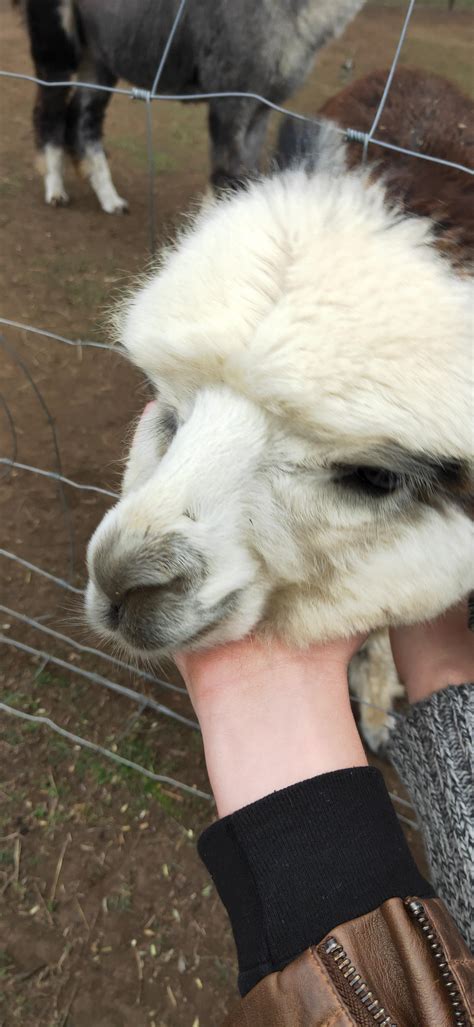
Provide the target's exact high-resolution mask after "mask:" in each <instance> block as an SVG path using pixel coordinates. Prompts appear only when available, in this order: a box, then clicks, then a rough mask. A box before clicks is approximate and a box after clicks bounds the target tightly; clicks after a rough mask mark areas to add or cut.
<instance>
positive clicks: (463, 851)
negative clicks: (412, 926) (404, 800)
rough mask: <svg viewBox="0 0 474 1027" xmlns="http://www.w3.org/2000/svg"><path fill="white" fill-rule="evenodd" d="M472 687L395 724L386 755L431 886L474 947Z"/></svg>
mask: <svg viewBox="0 0 474 1027" xmlns="http://www.w3.org/2000/svg"><path fill="white" fill-rule="evenodd" d="M473 741H474V685H468V684H466V685H459V686H455V685H450V686H449V687H448V688H445V689H444V690H443V691H442V692H435V693H434V694H433V695H431V696H430V697H429V698H428V699H424V700H422V702H419V703H415V704H414V705H413V706H411V707H410V710H409V712H408V713H407V715H406V717H400V718H398V719H397V722H396V726H395V728H394V729H393V731H392V732H391V734H390V739H389V743H388V751H389V755H390V758H391V760H392V763H393V765H394V767H395V768H396V770H397V771H398V773H399V775H400V777H401V779H402V781H403V783H404V785H405V787H406V789H407V791H408V792H409V794H410V797H411V800H412V802H413V805H414V807H415V809H416V811H417V814H418V820H419V823H420V826H421V828H422V830H423V836H424V841H425V846H426V851H427V856H428V862H429V864H430V867H431V874H432V883H433V885H434V887H435V888H436V890H437V892H438V894H439V896H440V898H442V899H443V900H444V902H445V903H446V905H447V907H448V909H449V910H450V912H451V915H452V916H453V918H454V920H455V921H456V923H457V925H458V927H459V930H460V931H461V933H462V934H463V935H464V938H465V939H466V942H467V944H468V945H469V946H470V947H471V949H473V950H474V783H473V782H474V760H473Z"/></svg>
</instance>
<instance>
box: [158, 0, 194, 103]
mask: <svg viewBox="0 0 474 1027" xmlns="http://www.w3.org/2000/svg"><path fill="white" fill-rule="evenodd" d="M185 7H186V0H181V3H180V5H179V7H178V10H177V11H176V15H175V18H174V21H173V24H172V26H171V29H170V32H169V33H168V38H167V40H166V45H165V48H164V50H163V53H162V55H161V59H160V62H159V64H158V67H157V69H156V75H155V77H154V79H153V85H152V87H151V95H152V97H154V96H155V93H156V89H157V86H158V83H159V81H160V80H161V76H162V74H163V68H164V66H165V64H166V61H167V60H168V54H169V52H170V50H171V46H172V43H173V39H174V37H175V35H176V30H177V28H178V25H179V23H180V21H181V17H182V15H183V12H184V8H185Z"/></svg>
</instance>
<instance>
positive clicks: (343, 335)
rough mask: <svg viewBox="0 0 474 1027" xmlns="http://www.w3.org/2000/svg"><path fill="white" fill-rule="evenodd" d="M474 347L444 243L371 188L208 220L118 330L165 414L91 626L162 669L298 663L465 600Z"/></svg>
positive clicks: (290, 174) (269, 198)
mask: <svg viewBox="0 0 474 1027" xmlns="http://www.w3.org/2000/svg"><path fill="white" fill-rule="evenodd" d="M471 324H472V289H471V283H470V281H469V280H468V279H467V278H461V277H458V276H457V275H455V273H454V272H453V271H452V269H451V267H450V265H449V264H448V262H447V261H446V260H445V259H443V258H442V256H441V255H440V254H439V252H438V251H437V249H436V247H435V245H434V242H433V234H432V226H431V224H430V222H429V221H428V220H425V219H421V218H419V219H415V218H410V217H401V216H400V212H399V211H397V210H396V209H393V207H392V206H391V205H390V204H389V203H388V202H387V200H386V196H385V192H384V187H383V185H382V184H381V183H380V182H375V181H371V180H370V178H369V175H368V173H366V172H361V171H359V170H356V171H352V172H350V173H348V172H345V171H344V170H340V171H339V173H337V174H333V175H330V174H328V173H326V172H321V171H318V170H315V171H312V172H307V171H305V170H304V169H293V170H291V169H290V170H287V171H285V172H282V173H276V174H275V175H273V177H270V178H267V179H263V180H261V181H259V182H256V183H254V184H251V185H249V187H248V189H247V190H246V191H244V192H241V193H240V194H237V195H232V196H229V197H227V198H225V199H223V200H221V201H219V202H216V203H214V204H213V205H211V206H209V205H207V206H206V208H205V209H203V210H202V212H201V214H200V215H198V216H197V218H196V220H195V221H194V223H193V224H191V225H190V227H189V228H188V229H187V230H186V231H185V232H184V233H183V234H182V236H181V237H180V238H179V239H178V241H177V243H176V246H175V247H174V248H173V249H171V250H169V251H167V252H166V254H165V255H164V257H163V260H162V264H161V267H160V268H158V270H156V271H154V272H152V273H151V274H150V276H149V278H148V279H147V280H146V281H145V282H144V284H143V285H142V286H141V288H139V289H138V291H137V292H135V293H134V294H133V295H132V296H131V298H129V299H128V300H127V301H126V302H125V304H124V305H123V308H122V310H121V311H120V312H119V315H118V316H117V325H118V331H119V337H120V341H121V342H122V344H123V345H124V346H125V347H126V349H127V351H128V353H129V355H130V358H131V360H132V361H133V362H134V363H135V364H137V365H138V366H139V367H140V368H141V369H142V370H143V372H144V373H145V375H146V376H147V377H148V379H149V381H150V382H151V384H152V386H153V389H154V391H155V394H156V401H155V402H153V403H152V404H150V405H149V406H148V407H147V409H146V410H145V412H144V413H143V415H142V417H141V418H140V420H139V422H138V425H137V428H136V431H135V436H134V439H133V443H132V446H131V450H130V453H129V456H128V462H127V468H126V472H125V476H124V481H123V495H122V498H121V499H120V501H119V502H118V503H117V505H116V506H115V507H114V508H113V509H112V510H110V511H109V513H108V514H107V515H106V516H105V517H104V519H103V521H102V523H101V524H100V525H99V527H98V529H97V531H96V533H95V535H94V536H93V538H92V540H91V542H90V546H89V554H88V567H89V575H90V580H89V585H88V590H87V612H88V617H89V621H90V623H91V625H92V626H93V627H94V628H95V629H99V631H100V632H101V633H102V635H103V636H104V637H105V638H110V639H115V640H119V641H120V642H122V643H123V644H124V645H125V646H127V647H128V648H129V649H130V650H132V651H133V652H135V653H146V654H147V656H149V657H150V656H153V655H155V654H156V655H162V654H163V653H166V652H170V651H173V650H175V649H178V648H180V649H183V648H197V647H204V646H210V645H214V644H216V643H218V642H224V641H226V640H230V639H235V638H238V637H241V636H243V635H244V634H246V633H247V632H249V631H251V630H253V629H255V628H258V630H261V631H266V632H271V633H276V634H278V635H279V636H281V637H283V638H285V639H286V640H288V641H289V642H291V643H295V644H297V645H299V646H304V645H307V644H308V643H309V642H311V641H314V640H323V639H328V638H331V637H335V636H338V635H340V634H347V633H348V632H354V631H366V630H371V631H372V630H374V629H381V628H385V627H386V626H387V625H390V624H401V623H410V622H415V621H418V620H422V619H425V618H428V617H432V616H435V615H436V614H438V613H440V612H441V611H442V610H443V609H445V608H446V607H447V606H449V605H450V604H451V603H454V602H456V601H457V600H459V599H460V598H461V597H462V596H463V595H465V594H466V592H468V591H469V590H470V589H471V588H472V587H473V586H474V568H473V563H472V560H471V559H470V555H472V543H473V536H472V524H471V521H470V519H469V515H468V511H467V509H466V503H467V493H468V488H469V486H468V484H467V483H468V476H469V472H470V469H471V468H472V457H473V452H472V448H473V438H472V426H471V421H470V415H471V391H470V370H471V368H470V346H471V342H470V333H471ZM380 651H381V652H382V656H383V667H384V671H383V673H384V675H385V673H386V659H385V656H384V655H383V653H384V649H383V646H382V650H380V647H379V648H378V649H377V651H376V654H375V657H376V659H380ZM374 667H375V664H373V665H372V671H371V672H370V673H369V674H368V675H364V677H363V680H364V682H365V685H364V688H365V696H364V697H365V698H366V699H368V700H369V701H370V699H371V698H372V699H373V696H374V694H376V695H377V692H378V693H379V695H378V702H379V703H380V702H381V701H382V700H381V698H380V673H379V672H377V671H376V670H375V671H374ZM374 673H375V677H376V678H377V686H376V688H375V691H374V687H373V681H372V684H371V674H372V678H373V676H374ZM396 688H397V682H396V678H395V675H394V672H393V675H392V677H391V678H390V680H389V681H388V684H387V687H386V694H385V698H384V699H383V703H384V705H385V706H386V707H387V708H388V706H389V705H390V697H391V694H393V693H394V692H395V691H396ZM382 722H383V718H382V721H381V720H380V718H379V721H375V722H374V721H372V723H371V722H370V718H366V729H367V733H368V734H369V736H370V739H371V741H372V743H373V744H378V743H379V742H380V740H381V738H382V737H383V732H382V730H381V725H382Z"/></svg>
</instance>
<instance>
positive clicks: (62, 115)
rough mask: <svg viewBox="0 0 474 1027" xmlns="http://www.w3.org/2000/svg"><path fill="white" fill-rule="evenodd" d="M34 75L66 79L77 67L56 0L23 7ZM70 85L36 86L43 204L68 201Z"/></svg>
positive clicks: (35, 0)
mask: <svg viewBox="0 0 474 1027" xmlns="http://www.w3.org/2000/svg"><path fill="white" fill-rule="evenodd" d="M25 15H26V21H27V25H28V33H29V37H30V46H31V54H32V57H33V62H34V66H35V73H36V77H37V78H41V79H43V80H44V81H45V82H68V81H69V80H70V78H71V75H72V74H73V72H74V71H75V68H76V67H77V47H76V43H75V41H74V40H73V39H72V38H71V37H70V36H69V35H68V34H67V33H66V31H65V29H64V25H63V23H62V20H61V7H60V4H59V2H58V0H47V2H44V0H28V2H27V4H26V8H25ZM68 97H69V87H67V86H66V87H62V86H38V91H37V94H36V101H35V105H34V108H33V129H34V134H35V140H36V145H37V148H38V156H39V160H38V164H39V168H40V170H41V173H42V175H43V178H44V190H45V200H46V203H50V204H51V205H52V206H57V205H59V204H64V203H67V202H68V195H67V193H66V189H65V186H64V171H63V168H64V140H65V130H66V112H67V103H68Z"/></svg>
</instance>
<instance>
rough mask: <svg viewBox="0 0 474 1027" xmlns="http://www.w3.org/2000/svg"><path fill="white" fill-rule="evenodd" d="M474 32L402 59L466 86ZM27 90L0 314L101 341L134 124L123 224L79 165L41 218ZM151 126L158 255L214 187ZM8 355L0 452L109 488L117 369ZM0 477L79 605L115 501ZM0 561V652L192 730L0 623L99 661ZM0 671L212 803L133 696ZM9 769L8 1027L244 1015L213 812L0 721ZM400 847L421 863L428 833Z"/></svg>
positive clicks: (22, 536) (134, 204)
mask: <svg viewBox="0 0 474 1027" xmlns="http://www.w3.org/2000/svg"><path fill="white" fill-rule="evenodd" d="M0 15H1V20H2V44H1V62H0V63H1V66H2V67H3V68H4V69H7V70H13V71H19V72H27V73H28V72H31V63H30V57H29V53H28V46H27V41H26V38H25V34H24V31H23V28H22V26H21V22H20V18H19V15H18V12H17V11H16V10H12V9H11V8H10V5H9V3H7V0H1V2H0ZM402 18H403V8H401V7H397V6H393V5H391V6H390V7H378V6H368V7H367V8H365V9H364V11H363V12H362V13H361V15H360V16H359V17H358V18H357V19H356V20H355V21H354V22H353V23H352V25H350V26H349V28H348V30H347V32H346V33H345V35H344V36H343V37H342V38H341V39H339V40H338V41H336V42H335V43H333V44H332V45H330V46H328V48H327V49H326V50H325V51H324V53H323V54H322V55H321V57H320V60H319V63H318V65H317V67H316V69H315V71H314V72H313V73H312V75H311V76H310V78H309V79H308V81H307V83H306V85H305V88H304V89H303V90H301V92H300V93H299V94H298V96H296V97H295V98H294V99H293V101H292V106H293V108H294V109H296V110H300V111H307V112H315V111H316V110H317V109H318V107H319V106H320V105H321V104H322V102H323V101H325V100H326V99H328V98H329V97H330V96H331V95H333V94H334V93H335V92H336V91H337V90H338V89H339V88H341V86H342V85H344V84H345V83H347V82H348V81H350V80H351V78H352V77H356V76H359V75H361V74H363V73H365V72H367V71H369V70H371V69H372V68H375V67H384V66H387V65H388V64H389V62H390V60H391V57H392V55H393V52H394V47H395V45H396V41H397V39H398V33H399V30H400V26H401V22H402ZM472 35H473V24H472V18H471V16H470V14H469V13H468V12H467V11H465V10H462V9H461V5H459V6H457V7H456V9H455V10H454V11H453V12H451V13H449V12H448V11H447V9H445V8H444V7H440V8H436V9H429V10H428V9H425V8H423V7H420V8H419V9H418V8H417V9H416V10H415V14H414V16H413V21H412V25H411V28H410V32H409V36H408V39H407V41H406V44H405V47H404V51H403V61H404V62H405V63H407V64H412V65H417V66H419V67H426V68H428V69H431V70H436V71H438V72H442V73H444V74H447V75H448V76H449V77H450V78H452V79H453V80H455V81H456V82H458V83H459V84H460V85H461V86H462V87H463V88H464V89H465V90H468V89H470V88H471V86H472V81H471V61H470V57H471V54H472V49H471V47H472ZM33 92H34V86H33V85H31V84H29V83H26V82H24V81H19V80H16V81H15V80H13V79H2V82H1V88H0V102H1V112H2V113H1V123H2V138H1V151H2V178H1V181H0V202H1V206H0V225H1V229H2V256H3V261H2V267H1V269H0V286H1V295H2V303H1V311H0V313H1V314H2V315H3V316H4V317H7V318H10V319H12V320H15V321H19V322H23V323H26V324H30V325H34V326H37V327H40V328H44V329H47V330H50V331H53V332H57V333H59V334H61V335H64V336H66V337H68V338H70V339H96V340H101V339H102V340H103V339H104V338H105V336H106V331H105V329H104V324H103V313H104V310H105V309H106V307H107V305H109V304H110V303H111V301H112V300H113V297H114V295H116V294H117V293H119V292H120V290H121V289H122V287H123V285H124V283H128V282H129V281H130V278H131V276H133V275H134V274H136V273H138V272H139V271H140V270H142V269H143V267H144V266H145V264H146V261H147V259H148V245H149V222H148V178H147V160H146V131H145V111H144V107H143V106H142V105H141V103H140V102H131V101H130V100H129V99H127V98H124V97H115V98H114V99H113V101H112V103H111V106H110V110H109V114H108V123H107V132H106V140H107V147H108V150H109V152H110V155H111V160H112V167H113V172H114V177H115V182H116V185H117V188H118V191H119V193H120V194H121V195H124V196H126V197H127V198H128V199H129V201H130V208H131V212H130V215H129V216H128V217H115V218H114V217H109V216H107V215H105V214H103V213H102V212H101V211H100V210H99V209H98V207H97V203H96V200H95V198H94V196H93V195H92V192H91V191H90V190H89V189H88V187H87V186H86V184H85V183H84V182H82V181H80V180H79V179H77V178H75V176H74V173H73V171H72V169H71V170H70V172H69V173H68V187H69V188H70V192H71V196H72V202H71V205H70V206H69V207H67V208H64V209H56V210H52V209H50V208H48V207H46V206H44V204H43V201H42V186H41V182H40V179H39V177H38V176H37V174H36V172H35V171H34V167H33V144H32V134H31V128H30V117H31V106H32V100H33ZM153 117H154V134H155V143H156V147H157V151H156V165H157V168H156V171H157V173H156V179H155V192H156V210H157V232H158V237H159V241H160V242H162V241H163V240H165V239H166V238H167V237H168V236H169V234H170V233H171V232H172V231H173V229H174V226H175V225H176V224H177V223H179V220H180V217H181V215H182V212H183V211H185V210H186V209H188V208H189V206H190V205H191V204H192V202H193V200H194V199H195V197H196V196H197V195H198V194H199V193H200V192H202V190H203V189H205V188H206V184H207V173H208V165H207V134H206V111H205V107H204V106H200V105H188V106H186V105H181V106H180V105H177V104H172V103H166V104H162V105H159V106H158V105H156V106H155V108H154V109H153ZM273 130H274V129H273ZM2 346H3V353H2V359H1V366H2V374H1V380H2V384H1V390H2V396H3V397H4V402H5V403H6V404H7V405H8V406H7V407H4V408H3V414H2V411H0V417H1V426H0V433H1V442H0V455H3V454H6V455H10V454H12V453H15V452H16V455H17V459H18V460H21V461H23V462H24V463H27V464H31V465H33V466H36V467H43V468H49V469H53V470H57V469H58V458H57V453H56V448H55V440H54V433H55V435H56V439H57V443H58V450H59V453H60V461H61V466H62V469H63V472H64V473H65V474H66V475H67V476H68V477H70V478H72V479H74V480H75V481H78V482H81V483H83V484H96V485H100V486H101V487H103V488H108V489H112V490H113V489H114V488H117V486H118V481H119V476H120V466H121V463H120V461H121V456H122V454H123V449H124V440H125V438H126V436H127V432H128V430H129V425H130V422H131V421H132V420H133V418H134V417H135V416H136V414H137V413H138V412H139V411H140V410H141V408H142V406H143V403H144V397H145V386H144V385H143V383H142V382H141V380H140V377H139V376H138V374H137V373H136V372H135V371H134V370H133V369H132V368H131V367H129V366H128V365H127V364H126V363H125V362H124V361H123V359H122V358H121V357H120V356H119V355H118V354H115V353H108V352H102V351H100V350H97V349H92V348H86V347H81V348H79V349H72V348H69V347H67V346H65V345H62V344H60V343H59V342H55V341H52V340H48V339H45V338H43V337H41V336H39V335H36V334H31V333H27V332H25V331H23V330H19V329H14V328H9V327H4V328H3V331H2ZM32 382H33V383H34V385H33V383H32ZM38 390H39V391H38ZM0 402H2V401H1V397H0ZM2 406H3V402H2ZM8 411H10V412H11V415H12V418H13V422H14V436H12V432H11V430H10V428H9V419H8ZM0 475H2V482H1V485H2V488H1V490H0V519H1V524H2V540H1V545H2V546H3V547H4V548H5V549H7V550H11V551H13V552H15V553H17V554H19V555H20V556H22V557H23V558H25V559H27V560H29V561H30V562H32V563H34V564H37V565H39V566H40V567H44V568H45V569H47V570H48V571H49V572H50V573H52V574H56V575H58V576H60V577H63V578H68V579H69V580H70V581H72V582H73V583H74V585H75V586H76V587H81V586H82V585H83V583H84V551H85V544H86V542H87V539H88V538H89V536H90V534H91V532H92V530H93V529H94V527H95V526H96V524H97V523H98V521H99V519H100V517H101V516H102V514H103V512H104V511H105V509H106V508H107V506H108V501H107V499H106V497H101V496H98V495H97V494H95V493H87V492H78V491H75V490H73V489H71V488H67V489H65V490H63V491H61V490H59V489H58V485H57V483H55V482H51V481H47V480H44V479H40V478H38V477H37V476H35V475H32V474H29V473H28V472H26V471H18V470H15V471H13V472H11V471H8V469H3V470H2V469H1V468H0ZM71 539H72V540H73V545H71ZM0 561H1V563H0V575H1V581H2V590H1V603H2V604H3V608H1V609H0V630H1V632H2V634H3V635H4V636H5V638H6V640H7V641H8V639H10V638H15V639H19V640H20V641H22V642H23V643H25V644H27V645H29V646H31V647H34V648H36V649H38V650H47V652H48V653H49V654H53V655H56V656H57V657H59V658H62V659H65V660H67V661H68V662H69V663H70V664H72V665H73V666H75V667H76V668H79V669H84V670H90V671H96V672H98V673H102V674H105V675H107V676H109V677H112V678H113V680H115V681H117V682H119V683H121V684H125V685H129V686H131V687H135V688H136V689H138V690H139V691H141V692H142V693H146V694H148V695H153V697H154V698H155V699H158V700H159V701H162V702H164V703H166V704H168V705H169V706H170V707H172V708H173V709H174V710H176V711H180V712H182V713H185V714H186V715H188V716H189V715H191V711H190V707H189V703H188V701H187V699H186V697H184V696H181V695H179V694H176V693H171V692H167V691H165V690H164V689H161V688H160V687H159V686H153V685H150V684H147V683H146V682H144V681H143V680H142V679H140V678H138V677H137V676H136V675H134V674H133V673H128V672H126V671H122V670H120V669H118V668H111V666H110V665H107V664H105V663H104V662H103V660H102V659H101V658H100V657H99V656H94V655H87V654H84V653H80V652H78V651H77V650H75V649H74V648H73V646H72V645H71V644H68V643H67V642H66V643H64V642H60V641H59V640H57V639H52V638H50V637H47V636H46V635H45V634H43V633H42V632H40V631H38V630H37V629H33V628H32V627H30V626H28V625H26V624H24V623H21V622H20V621H19V620H18V619H16V618H14V617H13V616H12V615H11V614H10V613H7V612H5V609H4V608H7V609H12V610H16V611H22V612H23V613H26V614H27V615H29V616H30V617H33V618H36V619H39V620H41V622H42V623H43V624H44V625H45V626H49V627H51V628H54V629H56V630H59V631H61V632H62V633H63V634H65V635H67V636H72V637H74V638H75V639H78V640H79V641H82V642H85V643H86V644H89V645H90V644H92V645H93V644H94V642H93V641H92V640H91V639H90V637H89V636H88V634H87V631H86V629H85V627H84V626H83V624H82V620H81V615H80V597H78V596H73V595H72V594H71V593H66V592H65V591H63V590H62V589H61V588H58V587H57V586H55V585H53V584H52V583H51V582H49V581H47V580H46V579H44V578H42V577H40V576H38V575H37V574H34V573H32V572H30V571H28V570H26V569H25V568H24V567H21V566H19V565H17V564H14V563H13V562H11V561H10V560H8V559H7V558H5V557H3V558H2V557H0ZM2 657H3V659H2V670H1V685H2V699H3V701H4V702H6V703H9V704H10V705H12V706H15V707H17V708H20V709H23V710H25V711H27V712H30V713H36V714H40V715H45V716H48V717H50V718H51V719H52V720H54V721H56V722H58V723H59V724H61V725H62V726H64V727H65V728H66V729H69V730H70V731H72V732H75V733H76V734H79V735H81V736H83V737H86V738H89V739H92V740H95V741H96V742H99V743H100V744H102V745H104V746H106V747H107V748H109V749H112V750H113V751H118V752H120V753H121V754H122V755H124V756H126V757H128V758H129V759H132V760H134V761H135V762H137V763H140V764H142V765H144V766H146V767H148V768H154V769H155V770H156V771H157V772H160V773H164V774H167V775H170V776H172V777H175V778H178V779H180V780H182V781H185V782H187V783H190V784H195V785H197V786H198V787H200V788H201V789H204V790H206V789H207V787H208V785H207V780H206V773H205V768H204V763H203V758H202V751H201V743H200V738H199V735H198V733H197V732H194V731H193V730H191V729H190V728H188V727H185V726H182V725H180V724H176V723H175V722H173V721H171V720H169V719H168V718H166V717H164V716H159V715H157V714H156V713H154V712H151V711H149V710H148V711H145V712H142V713H141V714H140V712H139V711H137V709H136V708H135V706H134V705H133V703H131V702H130V701H129V700H127V699H125V698H123V697H121V696H118V695H116V694H114V693H112V692H109V691H107V690H106V689H105V688H100V687H98V686H97V685H92V684H91V683H90V682H87V681H86V680H85V679H84V678H82V679H81V678H80V677H79V676H78V675H76V674H74V673H72V672H71V671H68V670H64V669H62V668H59V667H58V666H57V665H55V664H54V663H53V662H51V660H49V662H48V659H47V658H44V657H43V656H41V655H34V654H31V653H25V652H18V651H17V650H15V649H14V648H12V647H11V646H8V645H6V646H5V647H4V648H3V650H2ZM0 762H1V768H2V773H1V780H2V785H1V791H0V802H1V823H0V835H1V838H0V874H1V877H0V893H1V895H2V903H3V915H2V923H1V926H0V978H1V979H2V984H3V989H2V991H3V998H2V999H1V1000H0V1023H1V1024H2V1025H3V1027H14V1025H20V1024H21V1027H60V1025H61V1027H89V1025H90V1024H93V1025H94V1027H129V1025H130V1027H132V1025H133V1027H165V1025H166V1027H168V1025H172V1027H217V1025H218V1024H220V1023H221V1022H222V1019H223V1016H224V1013H225V1011H226V1010H227V1009H228V1007H229V1006H230V1004H231V1002H232V1001H233V1000H234V997H235V961H234V949H233V943H232V938H231V935H230V931H229V928H228V925H227V922H226V919H225V916H224V914H223V911H222V909H221V907H220V904H219V900H218V899H217V896H216V894H215V892H214V890H213V887H212V885H211V884H210V883H209V880H208V878H207V875H206V872H205V870H204V868H203V867H202V865H201V864H200V862H199V859H198V857H197V853H196V847H195V842H196V837H197V835H198V833H199V831H200V830H201V829H202V827H203V826H204V825H205V824H206V823H208V822H209V819H210V818H211V816H212V807H211V806H210V804H209V802H207V801H206V800H202V799H196V798H190V797H189V796H187V795H184V794H183V793H182V792H180V791H179V790H177V789H176V788H174V787H170V786H167V785H158V784H156V783H154V782H152V781H149V780H146V779H145V778H143V777H141V776H140V775H138V774H137V773H135V772H133V771H130V770H128V769H125V768H123V767H118V766H117V765H115V764H113V763H110V762H108V761H107V760H105V759H104V758H103V757H102V756H100V755H99V754H97V753H91V752H87V751H84V750H81V749H80V748H79V747H78V746H72V745H71V743H70V742H68V741H66V740H65V739H64V738H61V737H59V736H58V735H55V734H53V733H52V732H51V731H49V730H48V729H47V728H46V727H42V726H38V725H37V724H33V723H25V722H22V721H19V720H16V719H15V720H14V719H13V718H9V717H8V716H7V715H6V714H5V715H4V716H3V717H2V721H1V732H0ZM379 765H380V766H381V768H382V770H383V772H384V774H385V775H386V778H387V781H388V783H389V786H390V788H391V789H392V791H394V792H396V793H398V794H399V795H403V790H402V788H401V786H400V784H399V782H397V780H396V777H395V775H394V773H393V771H392V770H391V768H390V767H388V766H387V765H386V764H385V763H384V762H379ZM403 811H404V812H405V813H406V810H403ZM408 815H409V816H412V814H410V813H409V814H408ZM406 829H407V836H408V839H409V842H410V844H411V845H412V847H413V850H414V851H415V853H416V855H417V857H418V858H419V861H420V862H421V863H422V862H423V854H422V849H421V842H420V836H419V833H418V832H417V831H416V830H412V829H410V828H409V827H407V828H406Z"/></svg>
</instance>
